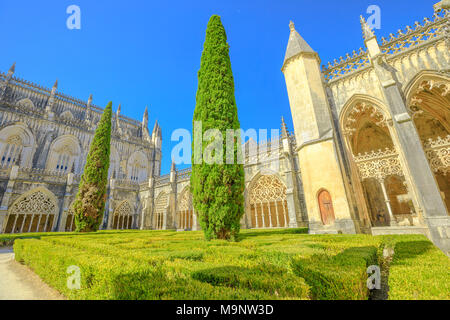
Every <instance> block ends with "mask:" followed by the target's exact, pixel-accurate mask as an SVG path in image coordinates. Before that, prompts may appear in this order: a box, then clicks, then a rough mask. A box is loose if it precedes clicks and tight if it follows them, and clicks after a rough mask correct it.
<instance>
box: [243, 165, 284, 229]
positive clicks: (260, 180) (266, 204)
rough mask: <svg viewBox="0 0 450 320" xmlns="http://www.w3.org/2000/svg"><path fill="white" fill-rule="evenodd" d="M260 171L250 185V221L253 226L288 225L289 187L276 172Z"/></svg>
mask: <svg viewBox="0 0 450 320" xmlns="http://www.w3.org/2000/svg"><path fill="white" fill-rule="evenodd" d="M267 173H268V172H265V171H264V172H258V173H257V174H256V175H255V176H254V177H253V180H252V181H251V182H250V184H249V187H248V198H249V205H250V212H249V214H250V217H249V218H250V219H249V220H250V221H251V225H252V227H253V228H268V227H269V228H271V227H287V226H288V221H289V212H288V206H287V196H286V192H287V187H286V185H285V184H284V183H283V181H282V180H281V179H280V178H279V177H278V176H277V175H276V174H267Z"/></svg>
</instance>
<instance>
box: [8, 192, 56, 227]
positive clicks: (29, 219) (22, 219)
mask: <svg viewBox="0 0 450 320" xmlns="http://www.w3.org/2000/svg"><path fill="white" fill-rule="evenodd" d="M57 214H58V205H57V199H56V197H55V196H54V195H53V193H51V192H50V191H49V190H47V189H46V188H44V187H39V188H36V189H33V190H30V191H28V192H27V193H25V194H23V195H22V196H20V197H19V198H18V199H17V200H16V201H14V203H13V204H12V206H11V207H10V209H9V211H8V220H7V223H6V229H5V233H27V232H50V231H52V230H53V225H54V223H55V222H56V217H57Z"/></svg>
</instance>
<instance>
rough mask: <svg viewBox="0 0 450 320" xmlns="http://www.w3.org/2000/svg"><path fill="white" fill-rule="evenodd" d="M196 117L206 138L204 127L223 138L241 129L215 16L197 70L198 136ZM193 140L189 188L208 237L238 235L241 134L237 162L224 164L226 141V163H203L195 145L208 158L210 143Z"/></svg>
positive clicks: (222, 34)
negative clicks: (219, 133)
mask: <svg viewBox="0 0 450 320" xmlns="http://www.w3.org/2000/svg"><path fill="white" fill-rule="evenodd" d="M197 121H200V122H201V124H202V132H201V135H202V137H203V134H204V133H205V131H207V130H209V129H217V130H219V131H220V132H221V134H222V137H223V141H225V140H226V130H227V129H233V130H236V129H240V124H239V119H238V114H237V107H236V100H235V97H234V79H233V73H232V71H231V62H230V57H229V45H228V43H227V36H226V33H225V29H224V27H223V25H222V22H221V21H220V17H219V16H217V15H213V16H212V17H211V18H210V20H209V22H208V26H207V29H206V39H205V43H204V46H203V53H202V57H201V64H200V70H199V72H198V90H197V97H196V106H195V111H194V119H193V124H194V135H196V133H195V127H196V126H195V123H196V122H197ZM197 134H198V133H197ZM195 143H196V139H193V142H192V147H193V148H192V149H193V154H192V175H191V190H192V196H193V202H194V207H195V211H196V213H197V214H198V216H199V221H200V225H201V227H202V229H203V230H204V233H205V237H206V239H207V240H210V239H234V238H235V237H236V235H237V234H238V233H239V229H240V219H241V218H242V216H243V214H244V195H243V193H244V168H243V165H242V164H238V163H237V154H238V148H241V145H240V136H238V137H237V138H234V139H233V150H232V151H233V153H234V155H233V156H234V164H226V154H227V152H226V144H225V143H223V144H222V146H221V148H223V154H221V152H218V154H219V156H220V157H223V164H220V163H215V164H208V163H205V161H203V162H202V163H201V164H198V163H196V148H198V149H200V148H201V152H202V154H203V157H204V156H205V149H207V146H208V145H209V144H210V143H211V141H203V142H202V143H201V146H200V143H199V142H197V143H198V145H197V146H196V145H195ZM198 149H197V150H198ZM221 151H222V150H221ZM216 155H217V154H216Z"/></svg>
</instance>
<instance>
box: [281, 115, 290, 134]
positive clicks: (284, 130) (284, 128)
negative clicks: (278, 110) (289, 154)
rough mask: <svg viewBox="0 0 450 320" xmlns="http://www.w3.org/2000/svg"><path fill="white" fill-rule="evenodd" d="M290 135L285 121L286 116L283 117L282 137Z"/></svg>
mask: <svg viewBox="0 0 450 320" xmlns="http://www.w3.org/2000/svg"><path fill="white" fill-rule="evenodd" d="M288 136H289V131H288V129H287V127H286V123H285V122H284V117H283V116H282V117H281V137H283V138H285V137H288Z"/></svg>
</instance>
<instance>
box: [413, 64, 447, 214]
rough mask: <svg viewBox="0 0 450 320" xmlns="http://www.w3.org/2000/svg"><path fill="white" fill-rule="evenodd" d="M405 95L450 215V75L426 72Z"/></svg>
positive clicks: (422, 73) (416, 78)
mask: <svg viewBox="0 0 450 320" xmlns="http://www.w3.org/2000/svg"><path fill="white" fill-rule="evenodd" d="M405 96H406V103H407V107H408V109H409V111H410V112H411V114H412V116H413V121H414V125H415V127H416V129H417V133H418V134H419V137H420V139H421V140H422V145H423V148H424V151H425V154H426V156H427V158H428V162H429V164H430V167H431V169H432V171H433V174H434V177H435V179H436V183H437V186H438V188H439V190H440V193H441V196H442V199H443V200H444V203H445V205H446V207H447V213H448V214H450V179H449V175H450V158H449V156H448V155H449V154H450V76H448V75H445V74H442V73H438V72H436V71H429V70H426V71H422V72H419V73H418V74H417V75H416V76H415V77H414V78H413V79H412V80H411V81H410V82H409V83H408V85H407V86H406V88H405Z"/></svg>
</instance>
